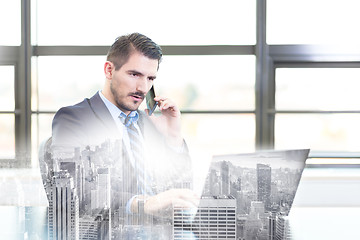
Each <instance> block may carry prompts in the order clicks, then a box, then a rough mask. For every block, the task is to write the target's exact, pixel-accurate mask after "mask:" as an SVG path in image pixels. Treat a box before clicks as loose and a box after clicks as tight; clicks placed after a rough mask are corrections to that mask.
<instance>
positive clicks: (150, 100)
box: [145, 85, 158, 116]
mask: <svg viewBox="0 0 360 240" xmlns="http://www.w3.org/2000/svg"><path fill="white" fill-rule="evenodd" d="M154 98H155V90H154V85H153V86H152V87H151V88H150V90H149V92H148V93H147V94H146V96H145V99H146V106H147V108H148V109H149V116H151V114H152V113H153V112H154V111H155V108H156V106H157V105H158V102H157V101H155V100H154Z"/></svg>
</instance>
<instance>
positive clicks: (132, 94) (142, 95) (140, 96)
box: [129, 92, 145, 99]
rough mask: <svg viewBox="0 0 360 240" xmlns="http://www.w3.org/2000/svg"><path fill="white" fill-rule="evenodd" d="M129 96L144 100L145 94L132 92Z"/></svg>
mask: <svg viewBox="0 0 360 240" xmlns="http://www.w3.org/2000/svg"><path fill="white" fill-rule="evenodd" d="M129 96H137V97H139V98H142V99H144V98H145V93H144V92H132V93H129Z"/></svg>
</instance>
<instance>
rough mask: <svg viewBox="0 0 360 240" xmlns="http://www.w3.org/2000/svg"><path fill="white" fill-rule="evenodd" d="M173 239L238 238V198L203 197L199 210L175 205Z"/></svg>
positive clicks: (206, 239)
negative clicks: (194, 210) (195, 210)
mask: <svg viewBox="0 0 360 240" xmlns="http://www.w3.org/2000/svg"><path fill="white" fill-rule="evenodd" d="M173 226H174V231H173V234H174V237H173V239H174V240H176V239H179V240H180V239H181V240H184V239H199V240H208V239H236V199H235V198H234V197H232V196H229V197H224V198H221V197H203V198H202V199H201V201H200V204H199V207H198V209H197V212H192V211H190V210H188V209H184V208H180V207H174V212H173Z"/></svg>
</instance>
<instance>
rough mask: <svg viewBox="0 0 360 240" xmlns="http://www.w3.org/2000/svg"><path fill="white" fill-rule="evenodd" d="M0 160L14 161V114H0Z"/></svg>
mask: <svg viewBox="0 0 360 240" xmlns="http://www.w3.org/2000/svg"><path fill="white" fill-rule="evenodd" d="M0 159H15V118H14V114H0Z"/></svg>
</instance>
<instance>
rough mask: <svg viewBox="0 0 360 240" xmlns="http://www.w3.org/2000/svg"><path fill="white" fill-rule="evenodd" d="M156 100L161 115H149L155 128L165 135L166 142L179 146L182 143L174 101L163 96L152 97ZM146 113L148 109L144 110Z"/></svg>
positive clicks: (178, 112) (178, 111) (178, 113)
mask: <svg viewBox="0 0 360 240" xmlns="http://www.w3.org/2000/svg"><path fill="white" fill-rule="evenodd" d="M154 100H155V101H157V102H158V106H159V110H160V111H161V113H162V114H161V116H155V115H154V114H152V115H151V116H150V119H151V121H152V122H153V123H154V125H155V126H156V128H157V129H158V130H159V131H160V132H161V133H162V134H164V135H165V136H166V137H167V140H168V143H169V144H170V145H172V146H174V147H180V146H182V144H183V138H182V135H181V119H180V115H181V114H180V110H179V109H178V107H177V106H176V105H175V103H174V102H173V101H172V100H170V99H168V98H164V97H160V96H157V97H155V98H154ZM146 113H148V109H147V110H146Z"/></svg>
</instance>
